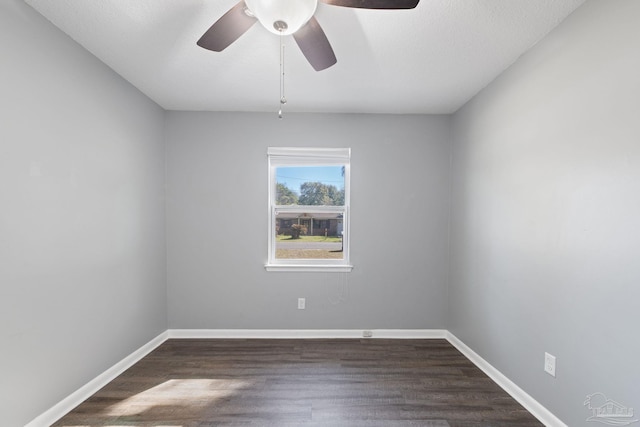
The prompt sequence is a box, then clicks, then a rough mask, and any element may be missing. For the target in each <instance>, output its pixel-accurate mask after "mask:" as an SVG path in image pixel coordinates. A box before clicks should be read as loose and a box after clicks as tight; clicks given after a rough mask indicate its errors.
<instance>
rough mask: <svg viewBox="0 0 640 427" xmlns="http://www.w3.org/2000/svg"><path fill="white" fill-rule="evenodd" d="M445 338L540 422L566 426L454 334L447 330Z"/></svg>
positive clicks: (551, 425)
mask: <svg viewBox="0 0 640 427" xmlns="http://www.w3.org/2000/svg"><path fill="white" fill-rule="evenodd" d="M447 340H448V341H449V342H450V343H451V345H453V346H454V347H455V348H457V349H458V350H459V351H460V353H462V354H463V355H464V356H465V357H466V358H467V359H469V360H470V361H471V362H473V364H474V365H476V366H477V367H478V368H480V370H482V372H484V373H485V374H487V376H488V377H489V378H491V379H492V380H493V381H494V382H495V383H496V384H498V385H499V386H500V387H502V389H503V390H504V391H506V392H507V393H509V395H510V396H511V397H513V398H514V399H515V400H516V401H517V402H518V403H519V404H521V405H522V406H524V408H525V409H526V410H527V411H529V412H531V414H532V415H533V416H534V417H536V418H537V419H538V420H539V421H540V422H541V423H542V424H544V425H545V426H547V427H567V425H566V424H565V423H563V422H562V421H561V420H560V418H558V417H556V416H555V415H553V414H552V413H551V411H549V410H548V409H547V408H545V407H544V406H542V405H541V404H540V403H539V402H538V401H537V400H535V399H534V398H533V397H531V396H530V395H529V394H527V393H526V392H525V391H524V390H522V389H521V388H520V387H518V386H517V385H516V384H515V383H514V382H513V381H511V380H510V379H509V378H507V377H506V376H504V375H503V374H502V372H500V371H498V370H497V369H496V368H494V367H493V366H492V365H491V364H490V363H489V362H487V361H486V360H484V359H483V358H482V357H480V355H479V354H478V353H476V352H475V351H473V350H471V348H470V347H468V346H467V345H466V344H465V343H463V342H462V341H460V340H459V339H458V338H457V337H456V336H455V335H453V334H452V333H451V332H449V331H447Z"/></svg>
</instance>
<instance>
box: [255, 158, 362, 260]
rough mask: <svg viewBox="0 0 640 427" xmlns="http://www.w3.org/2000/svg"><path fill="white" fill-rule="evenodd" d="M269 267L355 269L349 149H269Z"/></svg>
mask: <svg viewBox="0 0 640 427" xmlns="http://www.w3.org/2000/svg"><path fill="white" fill-rule="evenodd" d="M267 153H268V158H269V239H268V240H269V254H268V261H267V264H266V266H265V267H266V269H267V270H268V271H337V272H345V271H351V269H352V266H351V265H350V262H349V243H350V242H349V228H350V227H349V226H350V223H349V183H350V158H351V149H350V148H281V147H270V148H269V149H268V152H267Z"/></svg>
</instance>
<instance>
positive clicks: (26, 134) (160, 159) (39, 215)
mask: <svg viewBox="0 0 640 427" xmlns="http://www.w3.org/2000/svg"><path fill="white" fill-rule="evenodd" d="M0 52H2V54H1V55H2V58H1V59H0V61H1V62H2V65H1V66H0V236H1V237H0V325H2V328H1V332H0V346H1V350H0V414H1V415H0V417H1V419H2V421H1V422H0V423H1V424H2V425H5V426H21V425H24V424H25V423H27V422H29V421H31V420H32V419H33V418H34V417H36V416H38V415H40V414H41V413H42V412H44V411H45V410H47V409H49V408H50V407H51V406H52V405H54V404H56V403H58V402H59V401H60V400H61V399H63V398H65V397H67V396H68V395H69V394H70V393H72V392H74V391H75V390H77V389H78V388H79V387H81V386H83V385H84V384H86V383H87V382H88V381H89V380H91V379H93V378H94V377H96V376H97V375H98V374H100V373H101V372H103V371H104V370H105V369H107V368H109V367H111V366H112V365H113V364H114V363H116V362H118V361H120V360H121V359H122V358H123V357H125V356H126V355H128V354H130V353H131V352H132V351H134V350H136V349H138V348H139V347H140V346H141V345H143V344H144V343H146V342H148V341H149V340H150V339H152V338H153V337H155V336H157V334H159V333H161V332H162V331H164V330H166V328H167V324H166V289H165V270H164V267H165V264H164V262H165V261H164V260H165V248H164V246H165V241H164V212H163V210H164V200H163V195H164V190H163V184H164V183H163V180H164V144H163V137H162V131H163V114H164V113H163V111H162V110H161V109H160V108H159V107H158V106H157V105H155V104H153V103H152V102H150V101H149V100H148V99H147V98H146V97H144V96H143V95H142V94H140V93H139V92H138V91H137V90H136V89H134V88H133V87H132V86H130V85H129V84H128V83H126V82H125V81H124V80H122V79H121V78H120V77H118V76H117V75H116V74H115V73H113V72H112V71H111V70H110V69H108V68H107V67H106V66H105V65H104V64H102V63H101V62H100V61H98V60H97V59H96V58H94V57H93V56H91V55H90V54H89V53H87V51H85V50H84V49H82V48H81V47H80V46H78V45H77V44H75V43H74V42H73V41H72V40H71V39H69V38H68V37H66V36H65V35H63V34H62V33H61V32H60V31H59V30H57V29H55V28H54V27H53V26H52V25H51V24H49V23H48V22H47V21H45V20H44V19H43V18H42V17H41V16H40V15H39V14H38V13H36V12H35V11H33V10H32V9H31V8H30V7H28V6H26V5H25V4H24V3H23V2H22V1H19V0H3V1H2V2H1V3H0Z"/></svg>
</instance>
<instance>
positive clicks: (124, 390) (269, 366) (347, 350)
mask: <svg viewBox="0 0 640 427" xmlns="http://www.w3.org/2000/svg"><path fill="white" fill-rule="evenodd" d="M541 425H542V424H541V423H540V422H538V421H537V420H536V419H535V418H534V417H533V416H532V415H531V414H529V413H528V412H527V411H526V410H525V409H524V408H523V407H522V406H521V405H519V404H518V403H517V402H515V401H514V400H513V399H512V398H511V397H510V396H509V395H508V394H507V393H505V392H504V391H503V390H502V389H501V388H500V387H499V386H498V385H497V384H495V383H494V382H493V381H491V379H489V378H488V377H487V376H486V375H485V374H484V373H483V372H482V371H480V370H479V369H478V368H477V367H475V366H474V365H473V364H472V363H471V362H470V361H469V360H468V359H466V358H465V357H464V356H463V355H462V354H461V353H460V352H458V351H457V350H456V349H455V348H454V347H453V346H452V345H451V344H450V343H448V342H447V341H446V340H386V339H385V340H379V339H376V340H366V339H363V340H357V339H335V340H331V339H314V340H302V339H285V340H250V339H224V340H222V339H215V340H208V339H196V340H191V339H189V340H184V339H172V340H168V341H166V342H165V343H163V344H162V345H161V346H159V347H158V348H157V349H156V350H154V351H153V352H152V353H150V354H149V355H148V356H146V357H145V358H143V359H142V360H141V361H140V362H138V363H137V364H135V365H134V366H132V367H131V368H130V369H128V370H127V371H125V372H124V373H123V374H122V375H120V376H119V377H118V378H116V379H115V380H113V381H112V382H111V383H109V384H108V385H106V386H105V387H104V388H103V389H101V390H100V391H98V392H97V393H96V394H95V395H93V396H91V397H90V398H89V399H87V400H86V401H85V402H84V403H82V404H81V405H79V406H78V407H77V408H75V409H74V410H73V411H71V412H70V413H69V414H67V415H66V416H65V417H63V418H62V419H60V420H59V421H58V422H57V423H56V424H54V426H55V427H75V426H119V427H124V426H154V427H160V426H171V427H176V426H181V427H209V426H246V427H256V426H264V427H268V426H278V427H287V426H303V427H304V426H306V427H326V426H332V427H340V426H348V427H383V426H384V427H413V426H424V427H484V426H487V427H488V426H491V427H501V426H514V427H517V426H520V427H534V426H535V427H539V426H541Z"/></svg>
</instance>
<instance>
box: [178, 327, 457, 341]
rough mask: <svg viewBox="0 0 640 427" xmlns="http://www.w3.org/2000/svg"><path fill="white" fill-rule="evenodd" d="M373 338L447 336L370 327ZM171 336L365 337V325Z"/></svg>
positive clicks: (180, 331)
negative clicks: (352, 327) (362, 327)
mask: <svg viewBox="0 0 640 427" xmlns="http://www.w3.org/2000/svg"><path fill="white" fill-rule="evenodd" d="M368 331H371V333H372V336H371V337H370V338H391V339H411V338H414V339H435V338H442V339H446V336H447V331H446V330H444V329H369V330H368ZM167 332H168V333H169V338H185V339H193V338H209V339H212V338H244V339H251V338H257V339H292V338H304V339H314V338H315V339H318V338H363V332H364V330H363V329H169V330H168V331H167Z"/></svg>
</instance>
